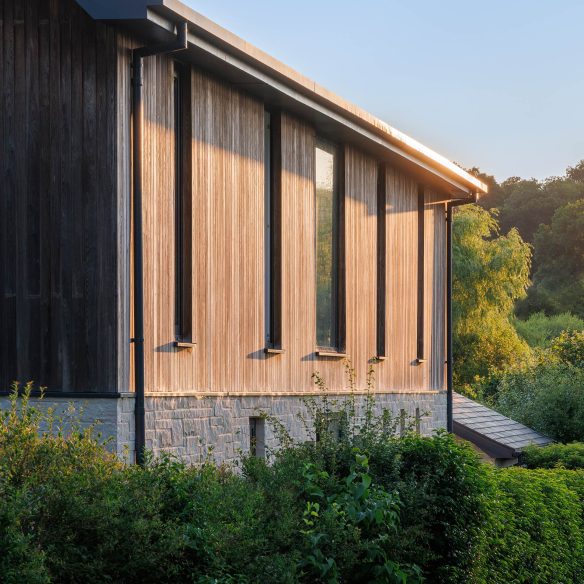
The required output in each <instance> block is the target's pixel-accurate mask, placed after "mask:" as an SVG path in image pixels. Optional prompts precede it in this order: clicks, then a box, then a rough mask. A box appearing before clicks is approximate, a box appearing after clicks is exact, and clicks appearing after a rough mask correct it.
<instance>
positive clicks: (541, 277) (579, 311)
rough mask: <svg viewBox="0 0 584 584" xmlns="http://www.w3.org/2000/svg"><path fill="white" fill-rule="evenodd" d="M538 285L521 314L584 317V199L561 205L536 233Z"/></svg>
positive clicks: (536, 281)
mask: <svg viewBox="0 0 584 584" xmlns="http://www.w3.org/2000/svg"><path fill="white" fill-rule="evenodd" d="M535 258H536V264H537V269H536V272H535V275H534V284H533V287H532V289H531V290H530V291H529V296H528V298H527V301H526V302H524V303H522V305H521V306H520V307H519V311H518V312H519V313H529V312H533V311H536V310H544V311H545V312H546V313H547V314H559V313H562V312H572V313H573V314H576V315H578V316H580V317H584V198H583V199H581V200H579V201H576V202H574V203H569V204H567V205H565V206H563V207H561V208H559V209H558V210H557V211H556V212H555V213H554V215H553V218H552V220H551V224H550V225H542V226H541V227H540V228H539V229H538V231H537V234H536V236H535Z"/></svg>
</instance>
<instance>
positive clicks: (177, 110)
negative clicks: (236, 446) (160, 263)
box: [173, 63, 192, 342]
mask: <svg viewBox="0 0 584 584" xmlns="http://www.w3.org/2000/svg"><path fill="white" fill-rule="evenodd" d="M190 93H191V83H190V69H189V68H188V67H186V66H184V65H181V64H179V63H175V67H174V83H173V102H174V210H175V216H174V227H175V229H174V232H175V270H174V274H175V277H174V284H175V286H174V294H175V298H174V306H175V310H174V328H175V336H176V341H178V342H192V250H191V248H192V180H191V165H192V160H191V115H190V112H191V108H190V103H191V99H190Z"/></svg>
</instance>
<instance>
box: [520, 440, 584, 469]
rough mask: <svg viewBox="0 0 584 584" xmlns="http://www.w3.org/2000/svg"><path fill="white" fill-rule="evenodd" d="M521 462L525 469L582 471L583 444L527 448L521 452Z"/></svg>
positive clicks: (583, 460) (583, 466)
mask: <svg viewBox="0 0 584 584" xmlns="http://www.w3.org/2000/svg"><path fill="white" fill-rule="evenodd" d="M521 462H522V463H523V464H524V465H525V466H526V467H527V468H565V469H569V470H574V469H578V468H581V469H584V444H583V443H582V442H572V443H571V444H550V445H549V446H544V447H543V448H540V447H538V446H528V447H527V448H526V449H525V450H524V451H523V454H522V456H521Z"/></svg>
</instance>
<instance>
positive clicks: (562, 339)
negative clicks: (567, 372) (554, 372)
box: [551, 330, 584, 369]
mask: <svg viewBox="0 0 584 584" xmlns="http://www.w3.org/2000/svg"><path fill="white" fill-rule="evenodd" d="M551 352H552V354H553V355H554V356H556V357H557V358H558V359H559V360H560V362H561V363H564V364H566V365H572V366H573V367H579V368H582V369H584V330H582V331H571V332H568V331H564V332H563V333H562V334H561V335H560V336H559V337H558V338H557V339H555V340H554V342H553V343H552V346H551Z"/></svg>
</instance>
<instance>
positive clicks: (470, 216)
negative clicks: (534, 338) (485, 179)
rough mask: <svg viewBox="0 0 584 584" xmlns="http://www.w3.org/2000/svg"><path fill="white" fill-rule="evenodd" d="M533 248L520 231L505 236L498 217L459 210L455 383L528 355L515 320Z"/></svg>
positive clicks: (456, 222)
mask: <svg viewBox="0 0 584 584" xmlns="http://www.w3.org/2000/svg"><path fill="white" fill-rule="evenodd" d="M530 261H531V248H530V246H529V244H527V243H525V242H524V241H523V239H522V238H521V236H520V235H519V233H518V231H517V230H516V229H511V231H509V233H508V234H507V235H501V234H500V232H499V227H498V224H497V220H496V218H495V214H494V213H492V212H489V211H486V210H484V209H482V208H481V207H479V206H477V205H469V206H466V207H462V208H460V209H459V210H458V211H457V212H456V214H455V220H454V226H453V275H454V277H453V344H454V362H455V370H454V374H455V381H456V383H457V384H458V385H462V384H469V383H472V382H473V381H474V380H475V379H476V377H477V376H478V377H483V376H485V375H487V374H488V372H489V371H490V370H491V369H504V368H506V367H510V366H512V365H514V364H515V363H518V362H520V361H522V360H524V359H525V358H527V357H528V356H529V354H530V350H529V347H528V345H527V343H526V342H525V341H524V340H523V339H521V338H520V337H519V335H518V334H517V332H516V330H515V328H514V326H513V324H512V322H511V316H512V311H513V305H514V302H515V301H516V300H517V299H518V298H522V297H523V296H525V291H526V289H527V286H528V285H529V269H530Z"/></svg>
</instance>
